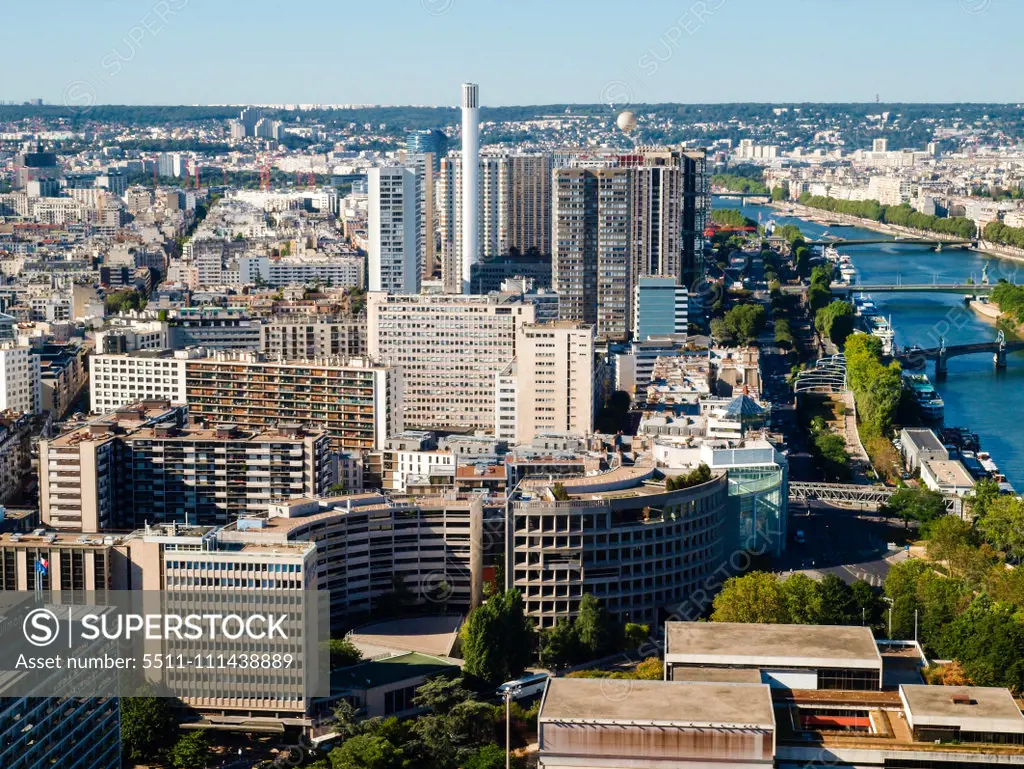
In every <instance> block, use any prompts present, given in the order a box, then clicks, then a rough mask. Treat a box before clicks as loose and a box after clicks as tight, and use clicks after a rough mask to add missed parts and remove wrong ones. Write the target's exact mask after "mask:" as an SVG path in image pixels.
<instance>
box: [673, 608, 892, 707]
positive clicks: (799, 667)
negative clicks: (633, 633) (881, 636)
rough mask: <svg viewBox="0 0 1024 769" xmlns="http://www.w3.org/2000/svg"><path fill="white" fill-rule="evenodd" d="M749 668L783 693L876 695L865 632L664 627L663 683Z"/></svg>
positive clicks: (874, 663)
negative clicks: (811, 691) (699, 672)
mask: <svg viewBox="0 0 1024 769" xmlns="http://www.w3.org/2000/svg"><path fill="white" fill-rule="evenodd" d="M693 668H698V669H701V670H707V669H716V670H717V669H730V670H735V669H751V670H757V671H759V672H760V676H761V682H762V683H766V684H769V685H770V686H773V687H778V688H787V689H804V690H807V689H844V690H859V691H872V690H873V691H879V690H880V689H881V688H882V656H881V654H879V651H878V646H877V645H876V644H875V638H874V636H873V635H872V633H871V628H869V627H837V626H825V625H753V624H745V623H733V622H667V623H665V678H666V680H669V681H673V680H676V678H677V677H680V676H682V675H686V674H688V672H689V671H690V670H691V669H693Z"/></svg>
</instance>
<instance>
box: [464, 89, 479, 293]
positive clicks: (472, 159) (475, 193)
mask: <svg viewBox="0 0 1024 769" xmlns="http://www.w3.org/2000/svg"><path fill="white" fill-rule="evenodd" d="M479 229H480V86H478V85H477V84H476V83H463V84H462V293H464V294H468V293H469V292H470V282H471V278H472V272H471V271H472V267H473V264H474V263H475V262H476V260H477V258H478V256H479V253H480V232H479Z"/></svg>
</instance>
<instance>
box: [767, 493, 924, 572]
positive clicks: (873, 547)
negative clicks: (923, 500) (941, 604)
mask: <svg viewBox="0 0 1024 769" xmlns="http://www.w3.org/2000/svg"><path fill="white" fill-rule="evenodd" d="M797 531H803V533H804V543H803V544H797V543H796V542H794V540H793V535H794V534H795V532H797ZM789 532H790V541H789V542H788V543H787V547H786V552H785V553H784V554H783V555H782V556H781V557H779V558H776V559H774V560H773V562H772V568H773V570H774V571H776V572H792V571H803V572H805V573H807V574H808V575H810V576H820V575H822V574H826V573H832V574H835V575H836V576H838V577H840V578H841V579H843V580H844V581H846V582H854V581H855V580H858V579H863V580H865V581H867V582H868V583H870V584H871V585H874V586H876V587H880V586H881V585H882V584H883V583H884V582H885V577H886V575H887V574H888V573H889V569H890V567H891V566H892V564H894V563H897V562H899V561H901V560H904V559H906V558H907V554H906V553H904V552H903V549H902V546H903V543H904V539H905V532H904V529H903V525H902V523H900V522H897V521H893V522H891V523H890V522H889V521H887V520H886V519H884V518H880V517H878V516H877V515H875V514H874V513H872V512H866V513H862V512H861V511H859V510H851V509H847V508H841V507H834V506H832V505H829V504H828V503H825V502H818V501H814V500H812V501H810V502H809V503H808V504H807V506H803V505H799V504H797V503H794V502H790V512H789ZM890 543H893V544H896V545H898V546H899V548H900V549H899V550H890V549H889V544H890Z"/></svg>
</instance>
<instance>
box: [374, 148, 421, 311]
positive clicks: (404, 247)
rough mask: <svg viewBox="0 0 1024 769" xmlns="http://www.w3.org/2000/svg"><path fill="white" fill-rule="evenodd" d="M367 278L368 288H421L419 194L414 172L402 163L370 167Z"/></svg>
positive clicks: (395, 291)
mask: <svg viewBox="0 0 1024 769" xmlns="http://www.w3.org/2000/svg"><path fill="white" fill-rule="evenodd" d="M368 177H369V193H370V199H369V209H368V229H369V248H368V251H369V256H368V273H369V274H368V280H369V287H370V290H371V291H387V292H388V293H392V294H417V293H419V290H420V280H421V272H420V258H419V257H420V251H421V249H420V245H419V235H420V233H419V213H420V206H419V198H418V195H417V189H416V174H415V172H414V171H413V170H412V169H409V168H405V167H403V166H386V167H384V168H371V169H370V170H369V173H368Z"/></svg>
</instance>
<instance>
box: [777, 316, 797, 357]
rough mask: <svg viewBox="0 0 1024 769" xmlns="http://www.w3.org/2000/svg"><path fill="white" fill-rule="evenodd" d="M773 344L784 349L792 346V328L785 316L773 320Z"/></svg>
mask: <svg viewBox="0 0 1024 769" xmlns="http://www.w3.org/2000/svg"><path fill="white" fill-rule="evenodd" d="M775 344H777V345H778V346H779V347H781V348H783V349H785V350H788V349H789V348H791V347H792V346H793V330H792V329H791V328H790V325H789V321H788V320H786V319H785V318H779V319H778V320H776V321H775Z"/></svg>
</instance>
